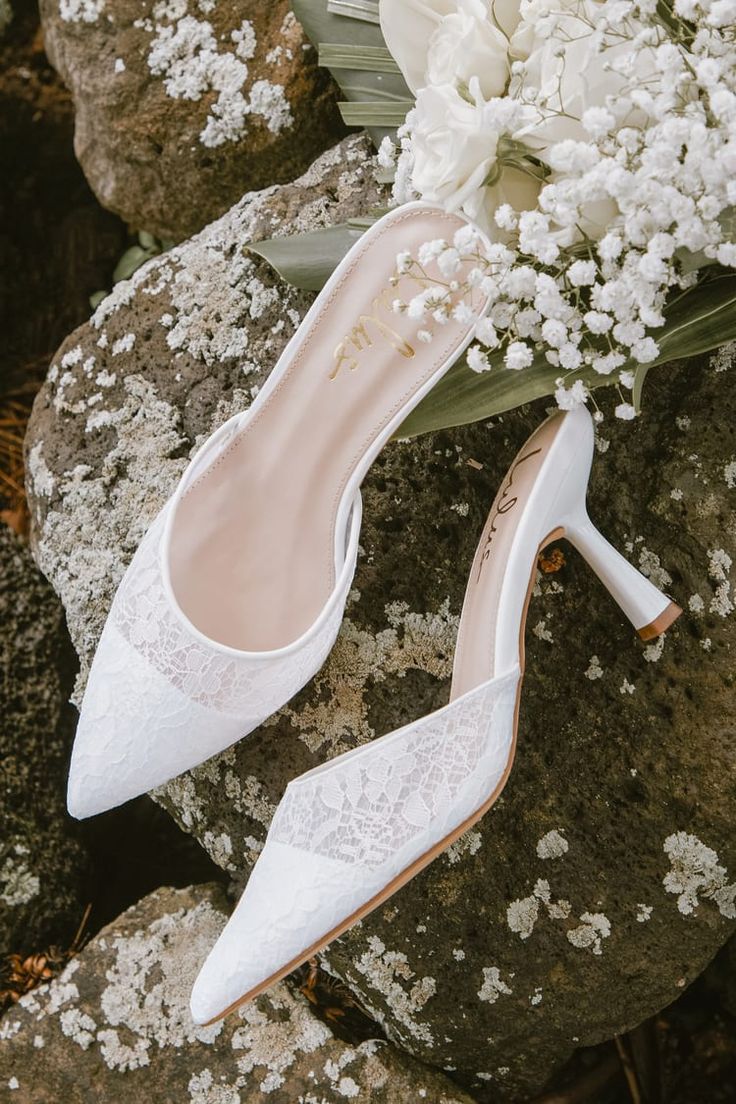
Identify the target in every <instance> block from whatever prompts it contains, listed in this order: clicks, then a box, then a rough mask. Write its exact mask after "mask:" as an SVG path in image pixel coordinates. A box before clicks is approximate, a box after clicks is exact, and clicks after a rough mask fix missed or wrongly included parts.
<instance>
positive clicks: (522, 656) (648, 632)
mask: <svg viewBox="0 0 736 1104" xmlns="http://www.w3.org/2000/svg"><path fill="white" fill-rule="evenodd" d="M564 536H565V530H564V528H563V527H559V528H557V529H553V530H552V531H551V532H550V533H548V534H547V536H546V537H545V538H544V540H543V541H542V543H541V544H540V545H539V548H538V549H537V556H536V557H535V560H534V568H533V569H532V573H531V577H530V579H529V586H528V588H527V593H526V599H525V603H524V611H523V615H522V619H521V629H520V634H519V666H520V668H521V678H520V679H519V686H518V689H517V692H516V705H515V708H514V735H513V740H512V744H511V751H510V753H509V758H508V762H507V764H506V769H505V770H504V773H503V776H502V777H501V780H500V781H499V783H498V785H497V786H496V788H495V790H494V791H493V793H492V794H491V795H490V797H489V798H488V799H487V801H486V802H485V803H484V804H483V805H482V806H481V807H480V808H479V809H478V810H476V812H474V813H473V814H472V816H469V817H468V818H467V819H466V820H464V821H463V823H462V824H461V825H459V827H457V828H455V829H454V830H453V831H452V832H450V834H449V835H447V836H445V837H444V839H442V840H441V841H440V842H439V843H437V844H435V846H434V847H432V848H431V849H430V850H429V851H426V852H425V853H424V855H421V856H420V857H419V858H418V859H415V861H414V862H413V863H412V864H411V866H408V867H406V869H405V870H403V871H402V872H401V874H398V875H397V876H396V877H395V878H394V879H393V880H392V881H391V882H389V883H388V884H387V885H386V886H385V887H384V888H383V889H382V890H381V891H380V893H377V894H376V895H375V896H373V897H371V899H370V900H369V901H366V903H365V904H364V905H361V907H360V908H359V909H358V910H357V911H356V912H354V913H352V914H351V915H350V916H349V917H347V918H346V919H345V920H343V921H341V922H340V923H339V924H338V925H337V926H336V927H334V928H333V929H332V930H331V931H329V932H328V933H327V934H326V935H324V936H323V937H322V938H321V939H319V940H317V942H316V943H313V944H312V945H311V946H310V947H307V948H306V950H304V951H302V952H301V953H300V954H299V955H297V957H296V958H293V959H292V960H291V961H290V962H288V963H287V964H286V965H285V966H284V967H283V968H282V969H281V970H278V971H277V973H275V974H272V975H271V977H269V978H267V979H266V980H265V981H264V982H262V983H261V984H260V985H258V986H257V987H256V988H255V989H251V990H250V991H249V992H248V993H245V994H244V995H243V996H242V997H240V999H239V1000H236V1001H234V1002H233V1003H232V1004H230V1005H229V1006H228V1007H227V1008H226V1009H225V1010H224V1011H223V1012H220V1013H219V1014H218V1015H217V1016H214V1017H213V1018H212V1019H211V1020H207V1022H206V1024H205V1025H204V1026H206V1027H209V1026H210V1025H211V1024H214V1023H218V1022H219V1021H220V1020H222V1019H224V1018H225V1017H226V1016H229V1015H230V1013H231V1012H236V1011H237V1010H238V1008H242V1006H243V1005H244V1004H248V1003H249V1002H250V1001H252V1000H254V999H255V998H256V997H258V996H259V995H260V994H261V993H263V992H265V991H266V990H267V989H270V988H271V986H272V985H275V984H276V983H277V982H278V981H282V980H283V978H285V977H286V976H287V974H290V973H292V971H293V970H296V969H298V968H299V967H300V966H303V965H304V963H305V962H307V961H308V960H309V959H310V958H312V957H314V955H316V954H319V953H320V951H323V950H324V949H325V947H327V946H329V944H330V943H332V942H333V941H334V940H335V939H338V938H339V937H340V936H341V935H344V934H345V932H346V931H348V930H349V929H350V928H352V927H353V925H354V924H357V922H358V921H359V920H363V919H364V918H365V917H366V916H368V915H369V914H370V913H371V912H374V911H375V909H377V908H379V907H380V906H381V905H383V904H384V903H385V902H386V901H388V900H389V898H390V897H392V896H393V895H394V894H395V893H396V892H397V891H398V890H399V889H401V888H402V887H403V886H405V885H406V884H407V882H410V881H411V880H412V878H413V877H414V876H415V875H416V874H418V873H419V871H420V870H423V869H424V868H425V867H426V866H429V864H430V863H431V862H433V861H434V860H435V859H436V858H437V857H438V856H439V855H441V854H442V853H443V851H446V850H447V848H448V847H449V846H450V845H451V844H453V843H454V842H455V841H456V840H458V839H459V838H460V837H461V836H463V835H464V834H465V833H466V832H467V831H468V830H469V829H470V828H472V827H473V825H474V824H477V823H478V821H479V820H481V819H482V818H483V817H484V816H485V814H486V813H487V812H488V811H489V809H491V807H492V806H493V805H494V804H495V803H496V801H497V800H498V798H499V797H500V796H501V793H502V792H503V789H504V787H505V786H506V783H507V781H508V779H509V775H510V774H511V771H512V769H513V766H514V760H515V757H516V742H517V736H518V731H519V709H520V706H521V688H522V684H523V681H524V670H525V660H526V648H525V639H524V637H525V632H526V621H527V615H528V612H529V604H530V602H531V597H532V590H533V588H534V580H535V577H536V571H537V560H538V557H539V555H540V553H541V552H543V550H544V549H545V548H546V547H547V546H548V545H549V544H551V543H552V542H553V541H556V540H559V539H560V538H561V537H564ZM681 613H682V610H681V609H680V607H679V606H678V605H676V604H675V603H674V602H671V603H670V605H669V606H668V607H667V608H666V609H665V610H664V612H663V613H662V614H660V616H659V617H658V618H657V619H656V621H653V622H652V623H651V624H650V625H645V626H644V627H643V628H641V629H638V630H637V632H638V634H639V636H640V637H641V639H642V640H652V639H653V638H654V637H655V636H659V635H660V634H661V633H663V632H665V631H666V629H668V628H669V627H670V625H672V624H673V622H674V621H676V620H677V618H678V617H679V616H680V614H681Z"/></svg>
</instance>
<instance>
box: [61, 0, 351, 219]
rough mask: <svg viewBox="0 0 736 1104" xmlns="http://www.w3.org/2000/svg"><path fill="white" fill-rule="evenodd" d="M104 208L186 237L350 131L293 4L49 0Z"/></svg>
mask: <svg viewBox="0 0 736 1104" xmlns="http://www.w3.org/2000/svg"><path fill="white" fill-rule="evenodd" d="M41 13H42V18H43V24H44V39H45V45H46V49H47V51H48V54H49V57H50V58H51V60H52V63H53V64H54V66H55V67H56V68H57V69H58V70H59V72H60V73H61V75H62V77H63V78H64V80H65V81H66V83H67V85H68V86H69V88H70V89H71V92H72V95H73V98H74V103H75V109H76V132H75V149H76V152H77V157H78V158H79V161H80V163H81V165H82V168H83V169H84V172H85V174H86V176H87V179H88V180H89V182H90V185H91V186H92V189H93V191H94V192H95V194H96V195H97V197H98V199H99V201H100V203H101V204H102V205H103V206H104V207H107V208H109V209H110V210H111V211H114V212H115V213H116V214H119V215H120V216H121V217H122V218H123V219H125V220H126V221H127V222H130V223H132V224H133V225H134V226H135V227H136V228H137V229H144V230H148V231H150V232H152V233H154V234H158V235H159V236H161V237H163V238H168V239H173V240H175V241H179V240H181V239H182V238H184V237H186V236H187V235H189V234H192V233H194V232H195V231H197V230H199V229H201V228H202V227H203V226H205V225H206V224H207V223H208V222H210V221H211V220H212V219H214V218H217V217H218V216H219V215H221V214H222V213H223V211H226V210H227V208H228V207H229V206H230V205H231V204H232V203H234V202H235V200H237V199H239V198H240V197H241V196H242V195H243V193H244V192H246V191H248V190H249V189H255V188H263V187H265V186H266V185H269V184H273V183H274V182H278V183H283V182H285V181H288V180H293V179H294V178H295V177H296V176H298V175H299V173H300V172H303V171H304V169H306V168H307V166H308V165H309V164H310V163H311V162H312V161H313V160H314V158H315V156H316V155H317V154H318V153H320V152H321V151H322V150H324V149H326V148H327V147H328V146H329V145H331V144H332V143H333V142H334V141H335V140H336V139H337V138H338V137H340V135H341V134H344V133H345V129H344V127H343V126H342V123H341V122H340V118H339V114H338V110H337V102H336V97H335V95H334V85H332V83H331V81H330V79H329V77H328V76H327V74H326V73H325V71H324V70H320V69H318V68H317V65H316V52H315V51H314V50H313V48H312V47H311V46H309V44H308V43H307V41H306V39H305V37H304V34H303V31H302V28H301V26H300V24H299V23H298V22H297V21H296V19H295V17H294V15H293V12H292V10H291V5H290V3H289V0H272V2H271V3H269V4H263V3H260V2H259V0H219V2H218V3H215V2H214V0H172V2H169V3H167V2H166V0H156V2H154V0H145V2H143V3H141V2H140V0H42V3H41Z"/></svg>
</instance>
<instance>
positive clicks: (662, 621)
mask: <svg viewBox="0 0 736 1104" xmlns="http://www.w3.org/2000/svg"><path fill="white" fill-rule="evenodd" d="M681 613H682V610H681V609H680V607H679V606H678V605H677V603H676V602H670V604H669V605H668V606H667V609H666V610H664V612H663V613H660V615H659V617H657V618H656V619H655V620H654V621H650V623H649V624H648V625H645V626H644V628H643V629H637V630H636V631H637V633H638V634H639V636H640V637H641V639H642V640H654V639H655V637H657V636H661V635H662V633H663V632H667V629H668V628H669V627H670V625H674V623H675V621H676V620H677V618H678V617H679V616H680V614H681Z"/></svg>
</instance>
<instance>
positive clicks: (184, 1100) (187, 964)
mask: <svg viewBox="0 0 736 1104" xmlns="http://www.w3.org/2000/svg"><path fill="white" fill-rule="evenodd" d="M225 917H226V906H225V902H224V900H223V898H222V896H221V894H220V891H219V890H217V889H216V888H215V887H214V886H197V887H195V888H193V889H184V890H174V889H162V890H159V891H158V892H156V893H153V894H151V895H150V896H149V897H146V898H145V899H144V900H143V901H142V902H141V903H140V904H138V905H135V906H134V907H133V908H131V909H128V911H127V912H125V913H123V915H122V916H121V917H120V918H119V919H118V920H116V921H115V922H114V923H113V924H110V925H109V926H108V927H107V928H104V929H103V931H102V932H100V934H99V935H98V936H97V937H96V938H95V939H93V940H92V942H91V943H89V944H88V946H87V947H85V949H84V951H82V953H81V954H80V955H79V956H78V957H77V958H76V959H74V960H73V961H72V962H71V963H70V964H69V966H67V968H66V969H65V971H64V973H63V974H62V975H61V976H60V977H59V978H57V979H56V980H55V981H54V982H52V983H51V984H50V985H47V986H44V987H43V988H42V989H39V990H37V991H36V992H35V993H32V994H30V995H28V996H27V997H24V998H23V1000H22V1001H21V1003H20V1004H19V1005H17V1006H16V1007H15V1008H13V1009H11V1010H10V1012H8V1013H7V1015H6V1016H5V1017H4V1019H3V1020H2V1021H1V1022H0V1098H2V1099H3V1100H5V1099H6V1095H7V1099H9V1100H12V1101H13V1102H14V1104H59V1102H60V1101H64V1104H89V1101H90V1100H93V1099H94V1100H100V1101H102V1100H105V1101H119V1102H121V1104H122V1102H123V1101H138V1100H147V1101H149V1102H150V1104H295V1102H296V1101H304V1104H307V1102H310V1104H311V1102H314V1104H344V1101H346V1100H360V1101H365V1102H366V1104H415V1102H419V1101H422V1100H425V1101H427V1102H428V1104H429V1102H431V1104H471V1101H470V1098H469V1097H467V1096H466V1095H465V1094H464V1093H462V1092H460V1091H458V1090H456V1089H454V1088H453V1086H452V1085H451V1084H450V1082H449V1081H448V1080H447V1078H446V1077H445V1076H444V1075H443V1074H439V1073H437V1072H436V1071H432V1070H429V1069H427V1068H425V1067H424V1066H422V1065H421V1064H420V1063H418V1062H415V1061H414V1060H413V1059H412V1058H410V1057H409V1056H408V1055H404V1054H402V1053H401V1052H400V1051H398V1050H397V1049H396V1048H395V1047H393V1046H392V1045H391V1044H390V1043H386V1042H382V1041H381V1042H379V1041H368V1042H364V1043H361V1044H360V1045H358V1046H350V1045H348V1044H347V1043H344V1042H341V1041H339V1040H338V1039H336V1038H335V1036H334V1035H333V1034H332V1032H331V1030H330V1028H329V1027H327V1026H326V1025H325V1024H324V1023H322V1022H320V1021H319V1020H318V1019H316V1018H315V1016H314V1015H313V1013H312V1011H311V1009H310V1007H309V1004H308V1003H307V1001H306V1000H305V999H304V998H303V997H300V996H298V995H294V994H292V992H291V991H290V990H289V989H288V988H287V987H286V986H285V985H283V984H282V985H277V986H274V988H273V989H271V990H270V991H269V993H268V994H267V995H264V996H263V997H261V998H259V1000H258V1001H257V1002H256V1003H255V1004H253V1005H251V1006H250V1007H249V1008H247V1009H244V1010H243V1011H242V1012H241V1013H240V1014H238V1015H235V1016H231V1017H230V1018H229V1019H228V1021H227V1022H226V1023H220V1024H215V1025H213V1026H212V1027H206V1028H198V1027H195V1025H194V1024H193V1023H192V1021H191V1019H190V1017H189V1010H188V1009H189V1006H188V1000H189V989H190V987H191V983H192V981H193V979H194V976H195V973H196V971H197V969H198V966H199V964H200V962H201V961H202V959H203V957H204V956H205V954H206V953H207V949H208V948H209V946H210V945H211V944H212V942H213V940H214V939H216V938H217V935H218V933H219V931H220V930H221V928H222V925H223V924H224V922H225ZM8 1089H14V1090H15V1091H14V1092H12V1093H10V1092H8Z"/></svg>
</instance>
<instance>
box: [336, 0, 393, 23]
mask: <svg viewBox="0 0 736 1104" xmlns="http://www.w3.org/2000/svg"><path fill="white" fill-rule="evenodd" d="M327 10H328V12H331V13H332V14H333V15H344V16H347V17H348V19H360V20H362V21H363V22H364V23H380V21H381V20H380V16H379V13H378V0H327Z"/></svg>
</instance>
